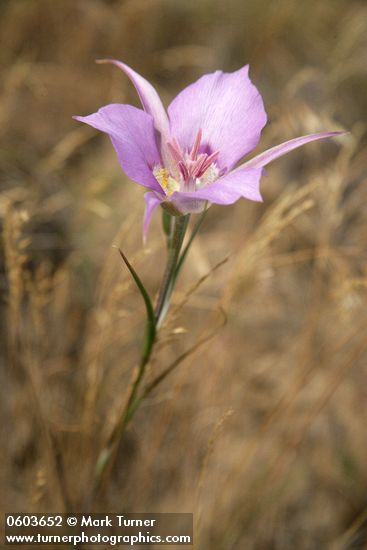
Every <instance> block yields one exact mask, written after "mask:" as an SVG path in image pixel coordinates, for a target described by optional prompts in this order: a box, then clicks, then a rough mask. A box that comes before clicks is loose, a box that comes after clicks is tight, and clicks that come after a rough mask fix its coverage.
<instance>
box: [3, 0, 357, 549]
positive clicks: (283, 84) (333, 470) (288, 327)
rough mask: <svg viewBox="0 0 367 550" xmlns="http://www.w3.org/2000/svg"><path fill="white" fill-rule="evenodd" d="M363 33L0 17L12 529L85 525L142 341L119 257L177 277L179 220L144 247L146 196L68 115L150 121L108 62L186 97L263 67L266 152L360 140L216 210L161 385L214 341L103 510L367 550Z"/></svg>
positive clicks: (164, 338)
mask: <svg viewBox="0 0 367 550" xmlns="http://www.w3.org/2000/svg"><path fill="white" fill-rule="evenodd" d="M366 21H367V5H366V3H365V2H364V1H362V0H361V1H357V0H321V1H320V0H309V1H308V2H298V1H295V0H293V1H292V0H274V1H272V2H270V1H269V0H268V1H266V0H227V1H226V2H224V1H220V0H186V1H181V0H125V1H119V0H115V1H113V0H109V1H108V0H73V1H71V0H70V1H69V0H1V3H0V25H1V37H0V39H1V48H0V64H1V75H2V76H1V83H0V121H1V124H0V134H1V151H0V172H1V195H0V217H1V225H2V229H3V236H4V238H3V243H2V245H1V258H0V284H1V291H2V300H1V306H0V307H1V318H2V320H1V348H0V367H1V370H0V379H1V399H0V402H1V405H0V406H1V412H2V418H3V421H2V430H1V448H2V453H1V454H2V460H1V469H0V487H1V488H0V491H1V492H0V494H1V499H2V502H3V508H4V510H6V511H50V510H52V511H62V510H63V509H67V508H68V509H70V510H83V502H84V499H85V495H86V492H87V490H88V486H89V485H90V479H91V471H92V467H93V464H94V461H95V458H96V456H97V454H98V451H99V449H100V448H101V445H102V444H103V442H104V440H105V438H106V437H107V436H108V434H109V432H110V430H111V429H112V426H113V423H114V420H115V418H116V415H117V414H118V411H119V408H120V407H121V404H122V403H123V400H124V397H125V395H126V392H127V388H128V384H129V381H130V379H131V375H132V371H133V368H134V366H135V365H136V362H137V358H138V351H139V345H140V343H141V339H142V328H143V315H144V308H143V304H142V303H141V300H140V297H139V296H138V295H137V292H136V290H135V288H134V286H133V285H132V284H131V281H130V279H129V277H128V274H127V273H126V270H125V269H124V267H123V266H122V265H121V261H120V258H119V257H118V254H117V253H116V250H115V249H114V248H112V247H111V245H112V244H118V245H120V246H121V247H122V248H123V250H124V251H125V253H126V254H127V255H128V257H129V258H130V260H131V261H132V263H133V264H134V266H135V267H136V268H137V269H138V271H139V272H140V273H141V275H142V277H143V279H144V280H145V282H146V284H147V286H148V287H149V289H150V291H151V292H152V293H154V292H155V291H156V289H157V285H158V283H159V278H160V275H161V270H162V268H163V265H164V260H165V250H164V243H163V236H162V232H161V228H160V221H159V216H156V218H155V220H154V222H153V224H152V228H151V231H150V235H149V240H148V245H147V247H146V248H145V249H144V248H143V247H142V243H141V218H142V213H143V200H142V190H141V188H139V186H136V185H133V184H132V183H131V182H128V181H126V178H124V176H123V174H122V172H121V170H120V168H119V166H118V163H117V160H116V158H115V155H114V152H113V150H112V147H111V146H110V144H109V141H108V140H107V138H106V137H105V136H103V135H97V132H94V131H92V130H91V129H88V128H84V127H81V126H80V125H78V124H77V123H75V122H74V121H73V120H72V119H71V116H72V115H73V114H87V113H89V112H92V111H94V110H96V109H97V108H98V107H99V106H101V105H104V104H106V103H108V102H110V101H112V100H113V101H116V102H133V103H134V104H137V99H136V96H135V93H134V90H133V89H132V86H131V85H130V84H129V82H128V81H127V79H126V78H124V77H123V75H122V74H121V73H120V72H119V71H118V70H117V69H116V68H113V67H107V66H97V65H95V64H94V59H96V58H101V57H115V58H119V59H123V60H124V61H126V62H127V63H129V64H130V65H132V66H133V67H134V68H136V69H137V70H138V71H139V72H140V73H142V74H144V75H146V76H147V77H148V78H150V79H151V80H152V81H153V82H154V83H155V85H156V86H157V88H158V89H159V91H160V93H161V94H162V96H163V97H164V99H165V100H166V101H167V102H168V101H169V100H170V98H172V97H173V96H174V94H175V93H176V92H177V91H178V90H179V89H180V88H181V87H183V86H184V85H186V84H188V83H189V82H191V81H193V80H194V79H196V78H197V77H198V76H199V75H201V74H202V73H204V72H209V71H212V70H214V69H216V68H222V69H224V70H234V69H236V68H238V67H239V66H241V65H243V64H244V63H246V62H249V63H250V64H251V67H252V68H251V74H252V78H253V80H254V81H255V83H256V85H257V86H258V88H259V89H260V90H261V92H262V94H263V96H264V100H265V104H266V107H267V111H268V114H269V125H268V126H267V128H266V131H265V132H264V134H263V139H262V143H261V148H265V147H266V146H270V145H273V144H276V143H278V142H280V141H283V140H286V139H289V138H291V137H294V136H297V135H301V134H306V133H310V132H315V131H319V130H334V129H343V128H346V129H348V130H350V131H351V135H350V136H348V137H347V138H342V139H339V141H338V142H328V143H326V142H325V143H320V142H318V143H316V144H311V145H308V146H307V147H306V148H304V149H302V150H300V151H297V152H294V153H292V154H290V155H289V156H287V157H286V158H284V159H282V160H279V161H277V162H276V163H274V165H272V166H271V167H269V170H268V177H264V178H263V182H262V189H263V195H264V199H265V202H264V203H263V204H253V203H250V202H246V201H245V200H243V201H240V202H238V203H237V204H236V205H234V206H232V207H226V208H219V207H212V208H211V209H210V211H209V213H208V216H207V219H206V221H205V224H204V226H203V228H202V231H201V234H200V236H199V237H198V239H197V241H196V243H195V246H194V247H193V249H192V252H191V255H190V257H189V260H188V262H187V264H186V267H185V269H184V272H183V276H182V278H181V279H180V281H179V284H178V287H177V292H176V294H175V297H174V308H173V310H172V314H171V317H170V318H169V319H168V322H167V324H166V327H165V329H164V331H163V332H162V334H161V337H160V342H159V345H158V347H157V350H156V352H155V354H154V357H153V360H152V362H151V365H150V372H157V370H159V369H160V368H163V367H165V366H167V365H168V364H169V363H170V362H171V361H173V360H174V359H175V358H176V357H178V356H179V355H180V354H182V353H184V352H185V351H186V350H188V349H190V347H191V346H193V345H195V343H196V342H197V341H198V340H200V338H202V337H203V336H205V335H206V334H208V333H210V332H211V331H214V332H215V336H214V337H213V338H212V339H211V340H210V342H209V343H206V344H205V345H203V346H201V347H200V348H199V349H197V350H196V351H195V353H192V354H189V356H188V357H187V359H186V360H185V361H184V362H183V363H182V364H181V365H180V366H179V367H178V368H177V369H176V371H175V372H174V373H173V374H172V376H171V377H170V378H169V379H168V380H167V381H166V382H165V384H164V385H163V386H162V387H160V388H159V389H157V391H156V392H155V394H154V396H152V398H151V399H150V400H149V401H147V402H146V403H145V404H144V406H143V407H142V409H141V410H140V411H139V413H138V414H137V416H136V417H135V418H134V420H133V423H132V424H131V425H130V427H129V429H128V432H127V433H126V435H125V437H124V439H123V441H122V444H121V448H120V451H119V456H118V461H117V464H116V466H115V468H114V471H113V472H112V478H111V482H110V484H109V486H108V487H107V488H106V490H105V491H104V493H103V494H102V495H101V496H100V497H99V500H98V502H97V503H96V504H95V506H94V508H95V509H96V510H97V509H98V510H101V511H114V510H119V511H193V512H194V514H195V521H196V543H195V547H196V548H198V549H200V550H207V549H223V550H231V549H236V550H237V549H241V550H242V549H245V550H247V549H249V550H251V549H256V550H268V549H277V550H288V549H292V550H293V549H297V550H314V549H315V550H316V549H329V548H330V549H333V550H341V549H359V548H366V547H367V542H366V541H367V467H366V466H367V430H366V426H367V368H366V347H367V341H366V321H367V313H366V289H367V279H366V267H367V262H366V260H367V258H366V245H367V217H366V203H367V185H366V184H367V181H366V171H365V169H366V131H365V130H366V128H365V120H366V117H365V115H366V111H367V94H366V83H367V72H366V59H367V32H366V31H367V28H366V27H367V25H366ZM225 258H228V260H227V261H226V262H224V263H222V260H224V259H225ZM219 263H220V264H221V265H219V266H218V267H217V268H216V269H215V266H217V264H219ZM221 308H223V309H224V310H225V312H226V314H227V323H226V325H225V326H224V327H223V326H222V320H223V318H222V313H221Z"/></svg>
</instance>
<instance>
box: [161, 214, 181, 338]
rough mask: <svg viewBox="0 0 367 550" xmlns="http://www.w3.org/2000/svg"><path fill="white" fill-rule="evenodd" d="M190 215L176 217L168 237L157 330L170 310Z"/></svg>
mask: <svg viewBox="0 0 367 550" xmlns="http://www.w3.org/2000/svg"><path fill="white" fill-rule="evenodd" d="M188 222H189V216H179V217H176V218H175V219H174V223H173V229H172V234H171V235H170V236H169V237H168V258H167V264H166V269H165V272H164V275H163V279H162V283H161V288H160V290H159V294H158V300H157V305H156V308H155V319H156V328H157V330H158V329H159V328H160V326H161V325H162V322H163V320H164V317H165V316H166V313H167V311H168V307H169V303H170V298H171V294H172V290H173V285H174V282H175V278H176V277H175V272H176V267H177V263H178V261H179V255H180V251H181V247H182V243H183V240H184V237H185V233H186V229H187V224H188Z"/></svg>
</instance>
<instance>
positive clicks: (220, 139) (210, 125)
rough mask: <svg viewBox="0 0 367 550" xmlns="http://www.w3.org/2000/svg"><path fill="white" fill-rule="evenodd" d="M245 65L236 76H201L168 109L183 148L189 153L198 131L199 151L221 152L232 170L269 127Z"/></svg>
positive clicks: (221, 161) (225, 165) (223, 163)
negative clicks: (200, 130) (201, 135)
mask: <svg viewBox="0 0 367 550" xmlns="http://www.w3.org/2000/svg"><path fill="white" fill-rule="evenodd" d="M248 70H249V67H248V65H246V66H245V67H243V68H242V69H240V70H238V71H236V72H234V73H223V72H221V71H216V72H215V73H212V74H208V75H205V76H203V77H201V78H200V79H199V80H198V81H197V82H195V83H194V84H191V85H190V86H188V87H187V88H185V89H184V90H183V91H182V92H181V93H180V94H178V96H177V97H176V98H175V99H174V100H173V101H172V103H171V104H170V106H169V107H168V114H169V118H170V122H171V133H172V135H173V136H174V137H176V138H177V140H178V142H179V143H180V145H181V147H183V148H185V149H186V151H190V150H191V148H192V146H193V145H194V143H195V138H196V135H197V132H198V131H199V129H200V128H201V129H202V133H203V143H202V145H201V147H200V149H199V151H200V152H207V153H213V152H214V151H217V150H219V151H220V155H219V159H218V164H219V166H220V168H221V169H222V170H224V169H226V170H229V169H231V168H232V167H233V166H234V165H235V164H236V163H237V162H238V161H239V160H240V159H241V158H242V157H243V156H245V155H246V154H247V153H248V152H249V151H252V150H253V149H254V148H255V147H256V145H257V143H258V141H259V139H260V133H261V130H262V128H263V127H264V126H265V124H266V113H265V110H264V105H263V101H262V98H261V96H260V94H259V92H258V91H257V89H256V88H255V86H254V85H253V84H252V82H251V81H250V79H249V76H248Z"/></svg>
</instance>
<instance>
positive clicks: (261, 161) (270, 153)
mask: <svg viewBox="0 0 367 550" xmlns="http://www.w3.org/2000/svg"><path fill="white" fill-rule="evenodd" d="M345 133H346V132H321V133H319V134H309V135H308V136H302V137H298V138H294V139H291V140H289V141H285V142H284V143H281V144H280V145H276V146H275V147H271V148H270V149H268V150H267V151H264V152H263V153H260V154H259V155H256V157H254V158H252V159H250V160H248V161H247V162H244V163H243V164H242V165H241V166H240V167H239V168H242V167H247V168H258V167H261V166H266V165H267V164H269V162H272V161H273V160H275V159H276V158H278V157H281V156H282V155H285V154H286V153H289V151H293V149H297V147H301V146H302V145H305V144H306V143H309V142H310V141H316V140H317V139H325V138H329V137H333V136H339V135H341V134H345ZM237 170H238V169H237ZM237 170H236V171H237Z"/></svg>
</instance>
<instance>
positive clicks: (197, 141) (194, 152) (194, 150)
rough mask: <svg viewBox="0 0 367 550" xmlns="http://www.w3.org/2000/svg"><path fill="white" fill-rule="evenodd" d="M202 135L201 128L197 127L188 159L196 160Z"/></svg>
mask: <svg viewBox="0 0 367 550" xmlns="http://www.w3.org/2000/svg"><path fill="white" fill-rule="evenodd" d="M202 135H203V132H202V130H201V128H199V130H198V133H197V134H196V138H195V141H194V145H193V146H192V149H191V153H190V159H191V160H196V159H197V156H198V151H199V147H200V143H201V138H202Z"/></svg>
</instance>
